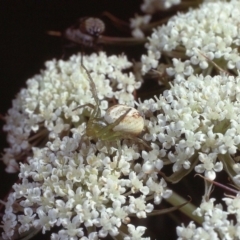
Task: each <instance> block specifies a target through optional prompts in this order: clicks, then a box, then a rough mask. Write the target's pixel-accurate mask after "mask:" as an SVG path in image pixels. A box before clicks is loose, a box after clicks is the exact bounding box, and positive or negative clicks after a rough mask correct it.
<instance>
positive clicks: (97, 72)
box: [3, 52, 141, 172]
mask: <svg viewBox="0 0 240 240" xmlns="http://www.w3.org/2000/svg"><path fill="white" fill-rule="evenodd" d="M81 59H82V60H83V62H84V66H85V67H86V68H87V69H88V71H89V73H90V74H91V76H92V78H93V80H94V83H95V85H96V88H97V94H98V97H99V99H100V100H101V104H100V109H101V113H102V114H104V113H105V111H106V109H107V108H108V101H107V100H109V99H112V98H113V96H114V98H115V99H116V100H117V101H118V102H119V103H120V104H127V105H129V106H133V105H134V97H133V91H134V90H135V89H136V88H139V87H140V85H141V83H140V82H137V81H136V80H135V77H134V75H133V74H132V73H129V74H127V73H123V72H122V70H124V69H126V68H129V67H131V66H132V63H130V62H129V61H128V60H127V58H126V56H124V55H121V56H114V55H113V56H110V57H108V56H107V55H106V54H105V53H104V52H100V53H98V54H92V55H90V56H81V55H80V54H79V55H73V56H72V57H71V58H70V59H69V60H67V61H63V60H58V61H57V60H52V61H48V62H46V64H45V65H46V68H45V69H44V70H42V71H41V73H40V74H39V75H36V76H34V77H33V78H31V79H29V80H27V88H25V89H22V90H21V91H20V93H19V94H18V95H17V98H16V99H15V100H13V107H12V108H11V109H10V110H9V111H8V115H7V116H6V124H5V126H4V131H6V132H7V134H8V142H9V144H10V147H9V148H7V149H5V155H4V156H3V161H4V163H5V164H6V165H7V171H8V172H16V171H18V170H19V169H18V166H17V162H18V161H23V160H24V159H23V157H24V156H25V155H26V154H28V153H29V151H30V149H31V146H37V145H38V144H39V142H40V143H41V144H43V142H42V141H46V140H45V139H48V138H49V139H50V142H49V143H48V145H49V146H50V148H51V149H52V150H58V149H61V150H64V151H73V150H74V148H76V144H77V142H78V141H79V140H80V138H81V136H79V135H78V136H77V135H76V133H77V132H78V134H79V133H82V132H83V131H84V129H85V128H84V125H80V126H79V129H78V131H75V136H76V137H75V139H73V141H72V142H70V141H69V140H67V141H65V142H64V143H63V144H62V145H61V146H60V145H59V139H58V138H59V137H60V136H61V137H64V136H65V135H66V134H68V133H69V132H70V131H73V129H72V125H74V124H76V123H83V122H85V121H86V117H87V115H88V111H86V110H85V111H83V108H81V109H79V110H76V111H73V109H74V108H75V107H76V106H77V105H84V104H87V103H93V104H95V102H94V100H93V98H92V93H91V90H90V85H89V79H88V76H87V74H86V72H85V71H84V70H83V68H82V67H81ZM81 113H82V114H81ZM78 125H79V124H78ZM66 137H67V136H66ZM64 139H65V138H64ZM77 139H78V141H77ZM45 143H46V142H45ZM66 143H68V146H67V145H66Z"/></svg>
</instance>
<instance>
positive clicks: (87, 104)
mask: <svg viewBox="0 0 240 240" xmlns="http://www.w3.org/2000/svg"><path fill="white" fill-rule="evenodd" d="M83 107H89V108H92V109H93V110H94V109H95V107H94V105H93V104H91V103H86V104H83V105H79V106H77V107H75V108H74V109H73V110H72V111H75V110H77V109H79V108H83Z"/></svg>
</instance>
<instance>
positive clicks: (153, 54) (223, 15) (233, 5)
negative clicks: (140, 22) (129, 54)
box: [142, 0, 240, 76]
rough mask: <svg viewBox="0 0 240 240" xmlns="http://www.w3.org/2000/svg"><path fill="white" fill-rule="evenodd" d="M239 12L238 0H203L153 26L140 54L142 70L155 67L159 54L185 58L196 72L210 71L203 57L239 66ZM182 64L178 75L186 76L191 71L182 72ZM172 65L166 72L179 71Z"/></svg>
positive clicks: (235, 67)
mask: <svg viewBox="0 0 240 240" xmlns="http://www.w3.org/2000/svg"><path fill="white" fill-rule="evenodd" d="M239 15H240V2H239V1H238V0H231V1H229V2H226V1H217V2H204V3H203V4H202V5H201V6H200V7H199V8H198V9H192V10H189V11H188V12H187V13H178V14H177V15H176V16H174V17H172V18H171V19H170V20H169V21H168V22H167V24H166V25H163V26H160V27H158V28H157V29H154V30H153V33H152V35H151V37H150V38H149V42H148V43H147V44H146V47H147V50H148V54H147V55H143V56H142V63H143V67H142V72H143V73H144V74H145V73H146V72H148V71H149V70H150V69H151V68H156V67H157V66H158V64H159V63H158V60H159V59H160V58H161V55H165V56H168V57H170V58H172V57H175V58H176V59H178V58H181V61H183V62H184V61H185V60H186V61H187V63H186V65H189V63H190V64H191V65H192V66H193V67H195V68H196V69H195V71H196V72H200V70H201V71H206V73H209V72H210V71H211V69H210V68H211V67H210V66H209V64H208V61H207V59H206V57H207V58H208V59H210V60H213V61H215V62H216V63H217V64H219V65H220V66H221V67H224V68H227V69H240V56H239V54H238V48H239V45H240V37H239V36H240V30H239V27H238V26H239V24H240V20H239ZM186 58H187V59H186ZM184 64H185V63H184ZM226 66H227V67H226ZM186 67H187V66H186ZM186 67H183V69H182V75H185V76H189V74H190V73H191V71H190V73H189V71H187V74H186V71H185V70H186V69H185V68H186ZM176 68H179V67H178V66H177V67H176V66H173V68H171V70H170V72H173V71H176V72H177V73H179V71H178V70H177V69H176ZM199 68H200V69H199Z"/></svg>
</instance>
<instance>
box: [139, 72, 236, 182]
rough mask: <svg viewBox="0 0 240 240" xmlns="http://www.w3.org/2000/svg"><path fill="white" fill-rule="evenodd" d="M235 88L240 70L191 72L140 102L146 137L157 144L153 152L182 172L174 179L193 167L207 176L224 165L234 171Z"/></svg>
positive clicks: (175, 170) (231, 174)
mask: <svg viewBox="0 0 240 240" xmlns="http://www.w3.org/2000/svg"><path fill="white" fill-rule="evenodd" d="M239 92H240V77H239V76H238V77H234V76H229V75H224V74H222V75H219V76H215V77H211V76H206V77H204V76H202V75H199V76H194V75H191V76H190V77H189V78H188V79H187V80H184V81H181V82H180V83H175V84H173V85H172V87H171V89H170V90H167V91H165V92H164V93H163V95H160V97H159V98H157V97H155V99H149V100H145V101H144V102H143V103H139V104H138V109H139V111H140V112H144V115H145V116H146V120H145V121H146V123H145V124H146V127H147V129H148V133H146V134H145V135H144V138H145V140H147V141H151V142H154V143H155V144H157V145H158V146H161V151H158V153H157V154H156V155H157V156H161V159H162V160H164V159H165V160H166V161H169V160H170V161H171V162H172V163H173V172H174V173H175V174H177V172H183V175H180V174H179V175H178V177H179V178H178V180H180V177H183V176H184V174H186V173H187V172H188V171H191V169H192V168H193V167H195V170H196V172H198V173H205V176H206V177H207V178H210V179H214V178H215V177H216V172H219V171H221V170H222V169H223V167H224V168H225V170H226V171H229V172H228V173H229V174H230V176H231V177H232V178H234V177H236V176H235V175H236V173H238V172H237V170H234V169H239V163H235V161H234V160H233V159H232V158H231V156H234V155H235V154H236V153H237V151H238V149H239V144H240V98H239ZM149 158H150V157H149ZM218 159H221V161H220V162H219V161H218ZM199 160H200V162H201V163H200V164H199ZM197 164H198V165H197ZM230 169H231V171H230ZM174 176H175V175H174ZM175 177H176V176H175ZM169 180H170V179H169ZM175 180H176V179H175Z"/></svg>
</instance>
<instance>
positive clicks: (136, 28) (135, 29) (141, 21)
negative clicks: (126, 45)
mask: <svg viewBox="0 0 240 240" xmlns="http://www.w3.org/2000/svg"><path fill="white" fill-rule="evenodd" d="M150 20H151V15H144V16H138V15H136V16H135V17H134V18H131V19H130V28H131V29H132V36H133V37H135V38H144V32H143V31H142V30H141V28H142V27H144V26H146V25H147V24H148V23H149V22H150Z"/></svg>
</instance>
